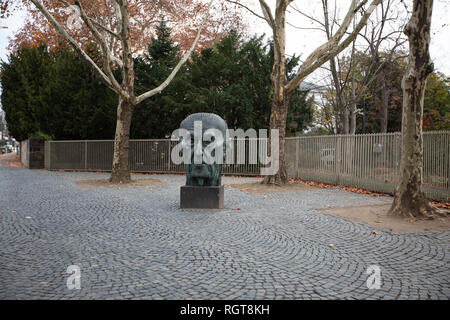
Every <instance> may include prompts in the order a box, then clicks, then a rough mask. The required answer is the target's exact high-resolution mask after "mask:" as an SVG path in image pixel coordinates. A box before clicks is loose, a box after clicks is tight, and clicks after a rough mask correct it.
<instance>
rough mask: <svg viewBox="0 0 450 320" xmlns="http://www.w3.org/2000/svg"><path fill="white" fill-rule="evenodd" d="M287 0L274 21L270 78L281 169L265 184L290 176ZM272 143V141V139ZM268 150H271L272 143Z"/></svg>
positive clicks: (274, 182)
mask: <svg viewBox="0 0 450 320" xmlns="http://www.w3.org/2000/svg"><path fill="white" fill-rule="evenodd" d="M287 5H288V3H287V2H284V1H283V2H281V3H279V2H278V1H277V8H276V10H275V17H276V18H275V21H274V26H273V28H274V58H273V66H272V73H271V75H270V80H271V81H272V88H273V95H272V105H271V113H270V129H271V130H272V129H274V130H279V146H280V148H279V169H278V172H277V173H276V174H274V175H270V176H265V178H264V180H263V183H264V184H277V185H279V184H283V183H287V181H288V176H287V172H286V156H285V139H284V138H285V136H286V118H287V111H288V105H289V96H288V95H287V94H286V91H285V88H284V86H285V85H286V83H287V77H286V53H285V43H286V28H285V27H286V21H285V15H286V7H287ZM270 136H271V135H270ZM270 143H272V142H271V141H270ZM268 150H271V148H270V145H269V148H268Z"/></svg>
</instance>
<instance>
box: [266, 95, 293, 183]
mask: <svg viewBox="0 0 450 320" xmlns="http://www.w3.org/2000/svg"><path fill="white" fill-rule="evenodd" d="M288 105H289V99H288V97H286V96H285V95H282V99H274V101H273V102H272V107H271V109H272V113H271V114H270V129H271V130H272V129H275V130H278V132H279V147H280V148H279V151H278V152H279V169H278V172H277V173H276V174H274V175H271V176H265V177H264V180H263V183H264V184H276V185H280V184H284V183H287V182H288V176H287V172H286V152H285V145H286V140H285V137H286V116H287V110H288ZM270 143H272V141H270ZM268 150H271V147H270V144H269V146H268Z"/></svg>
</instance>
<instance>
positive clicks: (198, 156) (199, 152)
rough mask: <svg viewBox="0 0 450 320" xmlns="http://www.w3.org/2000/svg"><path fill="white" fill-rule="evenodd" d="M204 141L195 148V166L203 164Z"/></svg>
mask: <svg viewBox="0 0 450 320" xmlns="http://www.w3.org/2000/svg"><path fill="white" fill-rule="evenodd" d="M202 155H203V150H202V141H201V140H200V139H199V140H198V141H197V142H196V144H195V146H194V164H201V163H202V162H203V158H202Z"/></svg>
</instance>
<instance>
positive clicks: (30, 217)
mask: <svg viewBox="0 0 450 320" xmlns="http://www.w3.org/2000/svg"><path fill="white" fill-rule="evenodd" d="M25 219H33V218H31V217H25Z"/></svg>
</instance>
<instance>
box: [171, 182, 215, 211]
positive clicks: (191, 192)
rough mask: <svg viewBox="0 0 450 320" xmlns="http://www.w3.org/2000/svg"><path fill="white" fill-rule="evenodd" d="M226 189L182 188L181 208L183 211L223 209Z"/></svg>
mask: <svg viewBox="0 0 450 320" xmlns="http://www.w3.org/2000/svg"><path fill="white" fill-rule="evenodd" d="M223 190H224V187H223V186H213V187H197V186H182V187H181V190H180V207H181V208H182V209H188V208H190V209H222V208H223V198H224V196H223V195H224V191H223Z"/></svg>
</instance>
